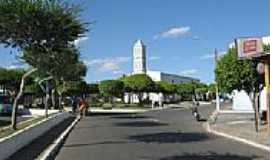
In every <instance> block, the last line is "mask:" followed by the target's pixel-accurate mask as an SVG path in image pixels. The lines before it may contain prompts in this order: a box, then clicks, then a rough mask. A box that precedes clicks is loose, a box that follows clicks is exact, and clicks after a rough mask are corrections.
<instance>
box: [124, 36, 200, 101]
mask: <svg viewBox="0 0 270 160" xmlns="http://www.w3.org/2000/svg"><path fill="white" fill-rule="evenodd" d="M146 57H147V56H146V46H145V45H144V43H143V42H142V40H137V41H136V42H135V44H134V46H133V72H132V74H143V73H145V74H147V75H148V76H149V77H150V78H151V79H152V80H153V81H156V82H159V81H165V82H168V83H172V84H180V83H185V82H190V81H199V80H198V79H195V78H191V77H186V76H180V75H176V74H169V73H164V72H161V71H150V70H147V65H146V62H147V61H146ZM146 98H149V100H150V101H161V100H162V101H170V100H173V99H176V98H180V97H179V96H176V95H172V96H170V97H167V99H165V98H164V95H162V94H161V93H149V94H144V95H143V99H146ZM125 102H131V103H138V96H137V95H136V94H133V95H131V94H130V93H126V95H125Z"/></svg>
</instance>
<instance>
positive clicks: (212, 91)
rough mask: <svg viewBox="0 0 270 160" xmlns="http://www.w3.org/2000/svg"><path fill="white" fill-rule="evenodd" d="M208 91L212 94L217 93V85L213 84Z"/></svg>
mask: <svg viewBox="0 0 270 160" xmlns="http://www.w3.org/2000/svg"><path fill="white" fill-rule="evenodd" d="M208 91H209V92H210V93H215V92H216V84H215V83H211V84H209V85H208Z"/></svg>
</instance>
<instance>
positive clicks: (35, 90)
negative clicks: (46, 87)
mask: <svg viewBox="0 0 270 160" xmlns="http://www.w3.org/2000/svg"><path fill="white" fill-rule="evenodd" d="M24 93H28V94H42V93H43V92H42V90H41V88H40V86H39V85H38V84H29V85H26V86H25V89H24Z"/></svg>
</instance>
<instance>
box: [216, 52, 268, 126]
mask: <svg viewBox="0 0 270 160" xmlns="http://www.w3.org/2000/svg"><path fill="white" fill-rule="evenodd" d="M255 68H256V62H254V61H251V60H238V59H237V54H236V49H235V48H232V49H229V50H228V53H227V54H225V55H224V56H223V57H222V58H221V59H220V60H219V61H218V63H217V67H216V70H215V74H216V78H217V79H216V81H217V83H218V87H219V89H220V90H221V92H225V93H231V92H232V91H233V90H244V91H246V92H247V93H248V95H249V98H250V100H251V102H252V106H253V109H254V111H255V129H256V131H258V124H259V109H258V103H257V102H258V97H259V92H260V91H261V90H262V84H263V78H262V76H260V75H258V73H257V71H256V69H255Z"/></svg>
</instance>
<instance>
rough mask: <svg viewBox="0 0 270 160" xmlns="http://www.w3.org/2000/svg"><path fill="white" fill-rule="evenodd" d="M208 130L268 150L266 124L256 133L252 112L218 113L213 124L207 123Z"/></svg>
mask: <svg viewBox="0 0 270 160" xmlns="http://www.w3.org/2000/svg"><path fill="white" fill-rule="evenodd" d="M208 125H209V126H208V127H209V128H208V129H209V131H210V132H213V133H215V134H217V135H221V136H224V137H227V138H231V139H234V140H237V141H240V142H243V143H246V144H249V145H252V146H254V147H258V148H261V149H264V150H268V151H270V135H267V132H266V130H267V129H266V125H263V126H260V130H259V132H258V133H257V132H256V131H255V126H254V114H253V113H219V114H218V117H217V119H216V122H215V123H214V124H208Z"/></svg>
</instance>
